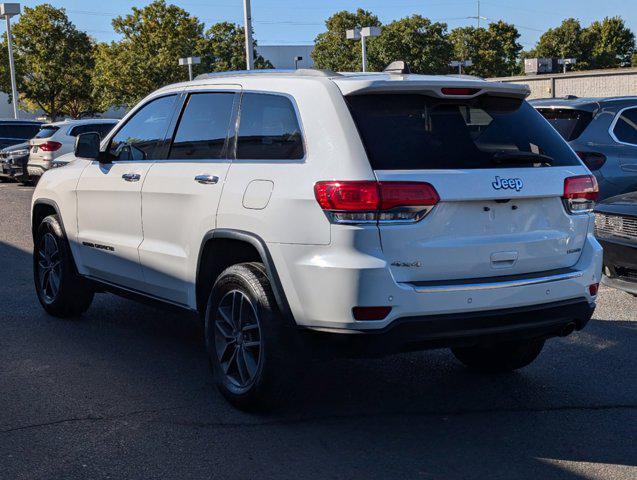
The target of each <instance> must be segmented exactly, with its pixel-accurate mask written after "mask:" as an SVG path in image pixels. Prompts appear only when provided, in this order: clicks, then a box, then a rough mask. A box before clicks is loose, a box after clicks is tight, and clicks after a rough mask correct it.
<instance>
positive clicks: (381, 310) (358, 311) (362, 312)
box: [352, 307, 391, 320]
mask: <svg viewBox="0 0 637 480" xmlns="http://www.w3.org/2000/svg"><path fill="white" fill-rule="evenodd" d="M389 312H391V307H354V308H352V315H354V320H383V319H384V318H386V317H387V315H389Z"/></svg>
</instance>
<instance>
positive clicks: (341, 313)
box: [268, 235, 603, 333]
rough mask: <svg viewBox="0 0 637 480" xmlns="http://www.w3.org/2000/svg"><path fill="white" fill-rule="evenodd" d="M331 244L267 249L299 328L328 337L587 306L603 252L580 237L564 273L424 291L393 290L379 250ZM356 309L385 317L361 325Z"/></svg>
mask: <svg viewBox="0 0 637 480" xmlns="http://www.w3.org/2000/svg"><path fill="white" fill-rule="evenodd" d="M334 240H335V239H333V242H332V244H331V245H328V246H312V245H284V244H268V247H269V249H270V252H271V254H272V258H273V260H274V263H275V265H276V268H277V272H278V274H279V277H280V279H281V284H282V286H283V290H284V292H285V295H286V297H287V300H288V303H289V305H290V309H291V311H292V314H293V317H294V319H295V321H296V323H297V325H299V326H301V327H306V328H310V329H313V330H319V331H325V332H332V333H358V332H362V333H365V332H374V331H376V332H388V331H389V330H388V329H389V328H392V327H394V326H395V325H399V324H402V323H404V322H405V320H404V319H406V318H408V319H426V318H438V317H440V318H444V319H445V321H448V322H454V321H455V319H456V318H459V319H461V318H467V317H469V316H473V315H474V314H482V313H485V312H494V311H503V310H509V309H526V308H534V307H535V306H542V305H546V304H553V303H556V302H573V301H576V302H581V301H583V302H584V303H586V304H588V305H594V303H595V297H594V296H591V295H590V293H589V286H590V285H591V284H594V283H599V282H600V281H601V276H602V274H601V272H602V255H603V254H602V247H601V246H600V244H599V243H598V242H597V240H596V239H595V238H594V237H593V236H592V235H588V236H587V239H586V242H585V243H584V247H583V250H582V253H581V256H580V258H579V261H578V262H577V263H576V264H575V265H573V266H572V267H571V268H569V269H567V270H561V271H554V272H544V273H541V274H531V275H528V276H519V277H520V278H511V276H509V277H500V278H496V277H494V278H489V279H483V280H480V281H476V280H465V281H462V282H453V281H452V282H450V281H447V282H439V283H433V282H427V283H426V284H406V283H399V282H396V281H395V279H394V277H393V276H392V273H391V268H390V266H389V265H388V262H387V260H386V258H385V256H384V255H383V252H382V250H381V249H380V246H378V247H374V246H373V245H372V244H371V243H370V244H369V245H360V244H359V245H357V247H358V248H356V249H354V248H352V247H351V246H349V247H347V246H345V247H339V246H338V245H347V244H349V245H355V244H356V243H355V242H353V241H352V242H344V241H343V238H339V239H338V241H334ZM359 243H360V242H359ZM363 247H364V248H363ZM355 306H362V307H372V306H390V307H391V312H390V313H389V315H388V316H387V317H386V318H384V319H383V320H373V321H361V320H355V319H354V318H353V314H352V308H353V307H355ZM487 316H488V314H487ZM573 318H575V317H573ZM414 321H416V322H418V320H414ZM477 321H479V320H477ZM410 322H411V320H410ZM567 323H568V322H567ZM485 328H486V325H485Z"/></svg>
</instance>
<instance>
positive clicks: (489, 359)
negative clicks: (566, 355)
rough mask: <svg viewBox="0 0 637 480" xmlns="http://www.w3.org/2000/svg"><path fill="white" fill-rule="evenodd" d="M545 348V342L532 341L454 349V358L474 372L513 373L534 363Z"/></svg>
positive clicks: (540, 340) (539, 340)
mask: <svg viewBox="0 0 637 480" xmlns="http://www.w3.org/2000/svg"><path fill="white" fill-rule="evenodd" d="M543 346H544V340H542V339H531V340H521V341H516V342H503V343H498V344H495V345H491V346H488V347H480V346H476V347H460V348H452V349H451V351H452V352H453V354H454V356H455V357H456V358H457V359H458V360H460V362H462V363H463V364H465V365H466V366H467V367H469V368H470V369H472V370H476V371H480V372H494V373H496V372H511V371H513V370H517V369H519V368H523V367H526V366H527V365H529V364H530V363H531V362H533V361H534V360H535V359H536V358H537V357H538V355H539V354H540V352H541V351H542V347H543Z"/></svg>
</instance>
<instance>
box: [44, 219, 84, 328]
mask: <svg viewBox="0 0 637 480" xmlns="http://www.w3.org/2000/svg"><path fill="white" fill-rule="evenodd" d="M33 279H34V282H35V290H36V292H37V295H38V300H40V304H41V305H42V307H43V308H44V310H46V312H47V313H48V314H50V315H53V316H54V317H59V318H73V317H79V316H80V315H81V314H82V313H84V312H85V311H86V310H88V308H89V307H90V306H91V302H92V301H93V294H94V293H93V290H92V289H91V288H90V286H89V285H88V284H87V282H86V281H85V280H84V279H82V278H81V277H80V276H79V275H78V274H77V271H76V269H75V264H74V263H73V256H72V255H71V251H70V248H69V244H68V241H67V239H66V236H65V235H64V231H63V230H62V227H61V225H60V220H59V218H58V216H57V215H49V216H48V217H46V218H44V220H42V222H41V223H40V225H38V228H37V233H36V236H35V241H34V248H33ZM54 279H57V281H54Z"/></svg>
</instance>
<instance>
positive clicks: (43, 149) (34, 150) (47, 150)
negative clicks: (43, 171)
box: [29, 125, 62, 163]
mask: <svg viewBox="0 0 637 480" xmlns="http://www.w3.org/2000/svg"><path fill="white" fill-rule="evenodd" d="M59 129H60V127H59V126H57V125H42V126H41V127H40V131H39V132H38V133H37V135H36V136H35V137H34V138H32V139H31V140H30V141H29V144H30V145H31V156H30V158H29V162H31V163H37V162H48V161H51V160H52V159H53V156H54V153H55V152H56V151H58V150H59V149H60V148H61V147H62V144H61V143H60V142H56V141H54V140H52V139H51V137H53V136H54V135H55V134H56V133H57V131H58V130H59Z"/></svg>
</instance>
